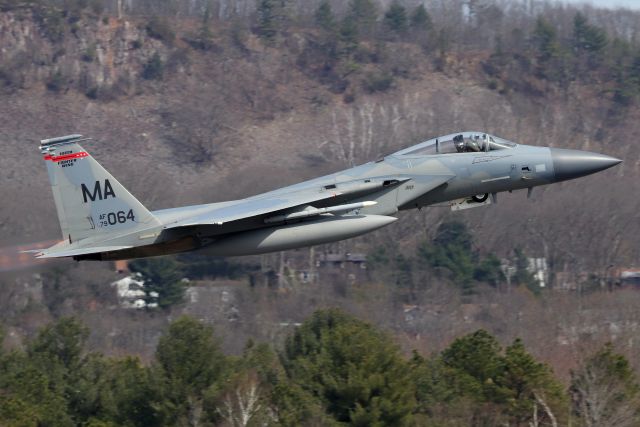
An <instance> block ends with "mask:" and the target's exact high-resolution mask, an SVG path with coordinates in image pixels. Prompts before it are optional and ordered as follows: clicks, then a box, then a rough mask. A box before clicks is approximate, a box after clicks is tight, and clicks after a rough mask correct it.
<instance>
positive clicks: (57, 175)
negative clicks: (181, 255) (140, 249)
mask: <svg viewBox="0 0 640 427" xmlns="http://www.w3.org/2000/svg"><path fill="white" fill-rule="evenodd" d="M88 139H90V138H84V139H83V138H82V135H69V136H63V137H60V138H51V139H45V140H42V141H40V144H41V145H40V151H41V152H42V154H44V160H45V163H46V164H47V171H48V172H49V180H50V181H51V189H52V190H53V197H54V199H55V203H56V209H57V210H58V219H59V221H60V228H62V235H63V238H64V239H68V240H69V242H70V243H72V242H75V241H78V240H81V239H85V238H87V237H93V236H96V237H99V236H100V235H104V236H105V237H107V236H108V235H109V234H112V233H113V232H124V231H128V230H129V229H131V230H132V231H133V230H134V229H136V228H148V227H151V226H154V225H159V221H158V220H157V219H156V217H154V216H153V214H151V212H149V211H148V210H147V209H146V208H145V207H144V206H143V205H142V204H141V203H140V202H139V201H138V200H136V198H135V197H133V196H132V195H131V193H129V192H128V191H127V190H126V189H125V188H124V187H123V186H122V185H121V184H120V183H119V182H118V181H117V180H116V179H115V178H114V177H113V176H112V175H111V174H110V173H109V172H107V171H106V170H105V169H104V168H103V167H102V166H100V164H99V163H98V162H97V161H95V159H94V158H93V157H91V156H90V155H89V153H87V152H86V151H85V150H84V149H83V148H82V147H81V146H80V145H79V144H78V142H82V141H86V140H88Z"/></svg>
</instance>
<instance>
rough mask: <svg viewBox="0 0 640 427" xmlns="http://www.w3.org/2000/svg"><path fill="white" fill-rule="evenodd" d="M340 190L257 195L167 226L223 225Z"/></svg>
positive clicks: (323, 198) (320, 197)
mask: <svg viewBox="0 0 640 427" xmlns="http://www.w3.org/2000/svg"><path fill="white" fill-rule="evenodd" d="M341 194H342V193H340V192H331V191H328V190H323V191H318V190H317V189H314V190H307V191H299V192H296V193H290V194H279V195H273V196H271V197H257V198H248V199H243V200H239V201H238V202H237V203H233V204H229V205H225V206H222V207H218V208H212V210H210V211H206V212H201V213H199V214H197V215H195V216H192V217H188V218H185V219H182V220H178V221H176V222H174V223H172V224H167V225H166V228H178V227H189V226H194V225H222V224H225V223H228V222H231V221H236V220H239V219H244V218H250V217H254V216H259V215H264V214H268V213H271V212H277V211H281V210H284V209H288V208H294V207H296V206H301V205H308V204H310V203H314V202H318V201H321V200H326V199H330V198H333V197H337V196H339V195H341Z"/></svg>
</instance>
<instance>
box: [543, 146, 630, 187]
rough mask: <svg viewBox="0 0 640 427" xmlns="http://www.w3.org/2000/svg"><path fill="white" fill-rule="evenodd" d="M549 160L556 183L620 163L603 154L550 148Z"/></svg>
mask: <svg viewBox="0 0 640 427" xmlns="http://www.w3.org/2000/svg"><path fill="white" fill-rule="evenodd" d="M551 158H552V159H553V169H554V171H555V175H556V181H566V180H567V179H573V178H579V177H581V176H585V175H590V174H592V173H596V172H600V171H601V170H604V169H607V168H610V167H612V166H615V165H617V164H618V163H620V162H622V160H620V159H616V158H615V157H611V156H606V155H604V154H598V153H591V152H589V151H580V150H565V149H563V148H551Z"/></svg>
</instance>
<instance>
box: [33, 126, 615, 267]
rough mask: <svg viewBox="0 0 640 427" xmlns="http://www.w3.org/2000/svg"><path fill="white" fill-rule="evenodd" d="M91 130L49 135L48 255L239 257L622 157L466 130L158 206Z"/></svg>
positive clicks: (592, 168) (461, 203)
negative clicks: (259, 190)
mask: <svg viewBox="0 0 640 427" xmlns="http://www.w3.org/2000/svg"><path fill="white" fill-rule="evenodd" d="M87 139H89V138H83V137H82V135H69V136H63V137H59V138H51V139H45V140H42V141H41V145H40V150H41V153H42V154H43V155H44V160H45V163H46V165H47V170H48V173H49V179H50V181H51V188H52V190H53V196H54V200H55V204H56V208H57V212H58V219H59V220H60V227H61V228H62V234H63V239H64V240H63V241H61V242H60V243H58V244H56V245H54V246H52V247H50V248H48V249H45V250H38V251H34V252H37V257H38V258H59V257H73V258H74V259H76V260H118V259H129V258H139V257H148V256H157V255H165V254H171V253H177V252H184V251H191V250H200V251H202V252H204V253H206V254H211V255H222V256H236V255H254V254H261V253H266V252H273V251H281V250H285V249H293V248H299V247H304V246H312V245H318V244H322V243H328V242H334V241H338V240H342V239H348V238H351V237H355V236H359V235H361V234H364V233H367V232H370V231H373V230H376V229H378V228H381V227H384V226H385V225H389V224H391V223H393V222H394V221H396V220H397V218H395V217H394V216H393V215H394V214H396V213H397V212H398V211H400V210H405V209H412V208H420V207H423V206H429V205H433V204H436V203H443V202H449V203H450V204H451V207H452V209H453V210H458V209H465V208H469V207H475V206H482V205H486V204H489V203H490V202H491V200H494V201H495V200H496V194H497V193H498V192H501V191H511V190H518V189H528V190H529V192H530V191H531V189H532V188H533V187H535V186H538V185H546V184H552V183H555V182H559V181H565V180H568V179H573V178H578V177H581V176H585V175H589V174H592V173H595V172H598V171H601V170H603V169H607V168H609V167H611V166H614V165H617V164H618V163H620V162H621V160H619V159H616V158H614V157H610V156H606V155H603V154H597V153H591V152H586V151H578V150H567V149H560V148H547V147H533V146H528V145H522V144H516V143H513V142H510V141H507V140H505V139H502V138H498V137H496V136H492V135H489V134H487V133H483V132H462V133H455V134H451V135H446V136H441V137H439V138H434V139H431V140H428V141H425V142H423V143H420V144H417V145H414V146H412V147H409V148H406V149H404V150H401V151H398V152H396V153H393V154H391V155H389V156H386V157H384V158H381V159H379V160H377V161H374V162H369V163H365V164H363V165H360V166H356V167H353V168H351V169H346V170H344V171H340V172H336V173H334V174H331V175H327V176H323V177H320V178H316V179H312V180H310V181H305V182H302V183H299V184H295V185H291V186H288V187H284V188H280V189H277V190H273V191H270V192H267V193H263V194H259V195H256V196H252V197H248V198H246V199H242V200H233V201H229V202H222V203H210V204H203V205H196V206H186V207H181V208H174V209H163V210H158V211H149V210H148V209H147V208H145V207H144V206H143V205H142V203H140V202H139V201H138V200H137V199H136V198H135V197H133V196H132V195H131V193H129V192H128V191H127V190H126V189H125V188H124V187H123V186H122V184H120V183H119V182H118V181H117V180H116V179H115V178H114V177H113V176H112V175H111V174H109V172H107V171H106V170H105V169H104V168H103V167H102V166H100V164H99V163H98V162H97V161H96V160H95V159H94V158H93V157H91V156H90V155H89V154H88V153H87V152H86V151H85V150H84V148H82V147H81V146H80V144H79V143H80V142H83V141H85V140H87ZM489 195H491V198H489Z"/></svg>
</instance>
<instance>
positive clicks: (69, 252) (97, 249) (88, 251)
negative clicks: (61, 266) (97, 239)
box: [36, 246, 133, 259]
mask: <svg viewBox="0 0 640 427" xmlns="http://www.w3.org/2000/svg"><path fill="white" fill-rule="evenodd" d="M132 247H133V246H96V247H91V248H78V249H70V250H66V251H65V250H62V251H52V252H47V251H46V250H45V251H40V252H41V255H38V256H37V257H36V258H39V259H44V258H64V257H72V256H78V255H89V254H99V253H102V252H113V251H121V250H123V249H131V248H132Z"/></svg>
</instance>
